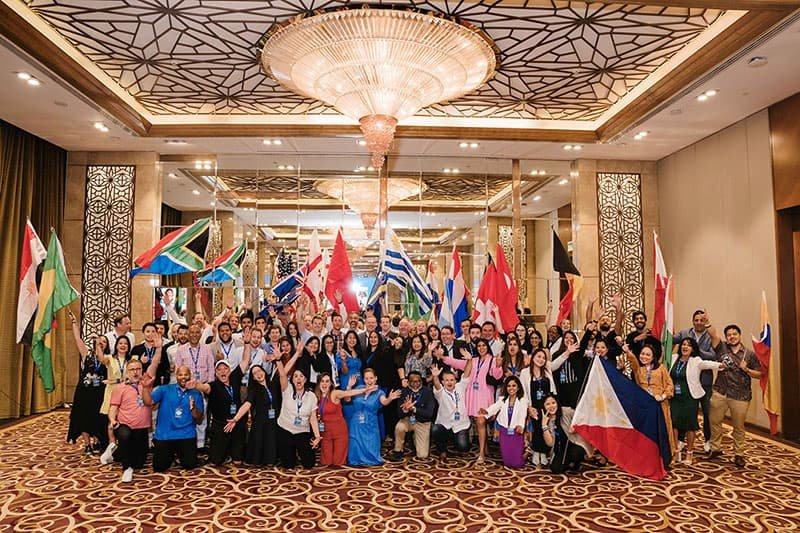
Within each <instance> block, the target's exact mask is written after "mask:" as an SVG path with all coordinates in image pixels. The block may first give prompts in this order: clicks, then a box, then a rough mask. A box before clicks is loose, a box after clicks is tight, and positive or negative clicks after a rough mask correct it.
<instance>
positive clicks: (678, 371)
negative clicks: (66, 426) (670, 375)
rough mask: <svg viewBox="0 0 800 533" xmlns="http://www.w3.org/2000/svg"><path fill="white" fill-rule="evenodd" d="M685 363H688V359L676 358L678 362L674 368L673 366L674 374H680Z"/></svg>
mask: <svg viewBox="0 0 800 533" xmlns="http://www.w3.org/2000/svg"><path fill="white" fill-rule="evenodd" d="M687 363H688V361H681V360H678V364H677V365H676V368H675V375H676V376H680V374H681V371H682V370H683V369H684V367H685V366H686V364H687Z"/></svg>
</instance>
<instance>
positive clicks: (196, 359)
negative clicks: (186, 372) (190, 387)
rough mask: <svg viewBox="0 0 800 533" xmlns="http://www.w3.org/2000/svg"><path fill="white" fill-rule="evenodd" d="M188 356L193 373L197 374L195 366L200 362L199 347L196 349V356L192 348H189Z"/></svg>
mask: <svg viewBox="0 0 800 533" xmlns="http://www.w3.org/2000/svg"><path fill="white" fill-rule="evenodd" d="M189 356H190V357H191V358H192V364H193V365H194V371H195V372H199V370H198V369H197V364H198V363H199V361H200V346H198V347H197V354H195V353H194V352H193V351H192V347H191V346H189Z"/></svg>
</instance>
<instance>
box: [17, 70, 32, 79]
mask: <svg viewBox="0 0 800 533" xmlns="http://www.w3.org/2000/svg"><path fill="white" fill-rule="evenodd" d="M17 77H18V78H19V79H21V80H26V81H27V80H29V79H31V78H32V76H31V75H30V74H28V73H27V72H17Z"/></svg>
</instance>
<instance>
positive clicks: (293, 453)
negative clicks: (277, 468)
mask: <svg viewBox="0 0 800 533" xmlns="http://www.w3.org/2000/svg"><path fill="white" fill-rule="evenodd" d="M375 429H376V430H377V428H375ZM311 438H312V437H311V432H306V433H290V432H288V431H286V430H285V429H283V428H281V427H279V428H278V456H279V457H280V458H281V465H282V466H283V467H284V468H294V467H295V466H297V456H298V455H299V456H300V464H302V465H303V466H304V467H305V468H311V467H312V466H314V463H316V460H317V458H316V456H315V455H314V450H313V449H312V448H311Z"/></svg>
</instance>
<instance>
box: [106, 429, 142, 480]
mask: <svg viewBox="0 0 800 533" xmlns="http://www.w3.org/2000/svg"><path fill="white" fill-rule="evenodd" d="M114 436H115V437H117V446H119V448H118V449H117V452H116V454H115V455H116V456H117V457H118V458H119V460H120V461H121V462H122V469H123V470H125V469H127V468H142V467H143V466H144V462H145V459H147V451H148V444H147V428H141V429H131V428H130V427H129V426H126V425H125V424H120V425H119V427H118V428H117V429H115V430H114Z"/></svg>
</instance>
